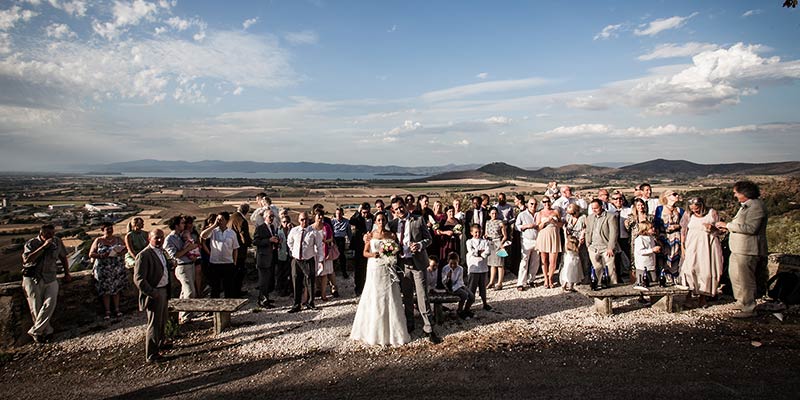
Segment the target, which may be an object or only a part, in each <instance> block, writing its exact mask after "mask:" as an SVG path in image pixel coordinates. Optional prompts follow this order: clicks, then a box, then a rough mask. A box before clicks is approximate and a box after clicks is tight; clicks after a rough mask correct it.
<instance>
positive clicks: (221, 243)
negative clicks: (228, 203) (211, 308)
mask: <svg viewBox="0 0 800 400" xmlns="http://www.w3.org/2000/svg"><path fill="white" fill-rule="evenodd" d="M230 219H231V214H230V213H228V212H227V211H223V212H221V213H219V214H217V218H216V219H215V220H214V224H213V225H209V226H208V227H207V228H206V229H204V230H203V231H202V232H200V239H201V240H205V239H210V240H209V242H208V248H209V253H210V255H209V259H208V273H206V276H207V277H208V278H209V283H210V284H211V297H212V298H215V299H216V298H219V295H220V293H221V292H223V293H225V298H227V299H231V298H234V297H238V296H239V291H237V290H236V280H235V279H236V278H235V274H236V265H235V264H234V262H235V260H236V259H237V253H238V251H239V239H238V238H237V235H236V233H235V232H234V231H233V230H232V229H229V228H228V221H229V220H230Z"/></svg>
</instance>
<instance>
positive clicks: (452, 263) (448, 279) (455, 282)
mask: <svg viewBox="0 0 800 400" xmlns="http://www.w3.org/2000/svg"><path fill="white" fill-rule="evenodd" d="M458 263H459V257H458V254H456V253H455V252H451V253H450V255H449V256H447V265H445V266H444V268H442V283H443V284H444V285H445V287H447V290H448V291H449V292H450V293H452V294H454V295H456V296H458V297H459V298H460V299H461V300H460V301H459V302H458V316H459V318H461V319H467V318H471V317H472V316H473V315H474V314H472V311H470V308H471V307H472V303H474V302H475V295H474V294H473V293H472V291H469V290H467V287H466V286H465V285H464V268H462V267H461V266H460V265H458Z"/></svg>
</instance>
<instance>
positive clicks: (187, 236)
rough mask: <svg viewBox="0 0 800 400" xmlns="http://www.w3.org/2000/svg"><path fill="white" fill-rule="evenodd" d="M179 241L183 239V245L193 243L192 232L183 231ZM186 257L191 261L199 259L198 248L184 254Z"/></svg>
mask: <svg viewBox="0 0 800 400" xmlns="http://www.w3.org/2000/svg"><path fill="white" fill-rule="evenodd" d="M181 239H183V243H185V244H189V243H194V238H193V237H192V231H190V230H188V229H187V230H185V231H183V234H182V235H181ZM186 257H189V258H190V259H192V261H194V260H197V259H198V258H200V247H195V248H194V249H192V250H189V252H188V253H186Z"/></svg>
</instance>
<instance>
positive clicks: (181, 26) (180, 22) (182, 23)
mask: <svg viewBox="0 0 800 400" xmlns="http://www.w3.org/2000/svg"><path fill="white" fill-rule="evenodd" d="M164 22H165V23H166V24H167V25H169V26H171V27H172V29H175V30H177V31H178V32H181V31H185V30H187V29H189V27H191V26H192V21H189V20H188V19H183V18H181V17H172V18H170V19H168V20H166V21H164Z"/></svg>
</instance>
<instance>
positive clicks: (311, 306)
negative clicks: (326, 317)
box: [306, 303, 317, 310]
mask: <svg viewBox="0 0 800 400" xmlns="http://www.w3.org/2000/svg"><path fill="white" fill-rule="evenodd" d="M316 309H317V307H316V306H315V305H313V304H310V303H309V304H306V310H316Z"/></svg>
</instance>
